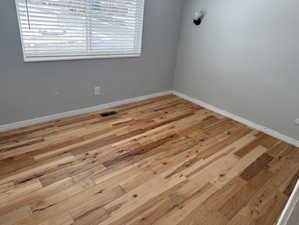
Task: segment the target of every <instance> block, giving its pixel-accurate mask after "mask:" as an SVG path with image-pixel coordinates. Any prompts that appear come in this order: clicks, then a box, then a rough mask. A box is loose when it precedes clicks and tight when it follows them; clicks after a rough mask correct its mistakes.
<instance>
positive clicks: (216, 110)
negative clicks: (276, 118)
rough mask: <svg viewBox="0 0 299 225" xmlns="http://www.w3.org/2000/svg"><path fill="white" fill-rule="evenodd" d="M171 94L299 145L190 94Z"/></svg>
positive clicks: (298, 145) (291, 139)
mask: <svg viewBox="0 0 299 225" xmlns="http://www.w3.org/2000/svg"><path fill="white" fill-rule="evenodd" d="M173 94H174V95H177V96H179V97H181V98H184V99H186V100H188V101H190V102H193V103H194V104H197V105H200V106H202V107H204V108H207V109H209V110H211V111H214V112H216V113H219V114H221V115H223V116H226V117H228V118H231V119H233V120H236V121H238V122H240V123H242V124H245V125H247V126H248V127H251V128H254V129H256V130H259V131H262V132H264V133H265V134H268V135H270V136H272V137H275V138H278V139H280V140H282V141H285V142H287V143H289V144H291V145H294V146H296V147H299V140H296V139H294V138H291V137H288V136H286V135H284V134H281V133H279V132H278V131H275V130H272V129H270V128H267V127H264V126H262V125H259V124H257V123H255V122H252V121H250V120H247V119H245V118H243V117H240V116H238V115H235V114H233V113H230V112H227V111H225V110H222V109H220V108H218V107H216V106H213V105H210V104H208V103H206V102H203V101H201V100H198V99H195V98H193V97H190V96H188V95H185V94H183V93H180V92H178V91H173Z"/></svg>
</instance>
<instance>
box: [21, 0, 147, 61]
mask: <svg viewBox="0 0 299 225" xmlns="http://www.w3.org/2000/svg"><path fill="white" fill-rule="evenodd" d="M16 7H17V11H18V18H19V25H20V33H21V38H22V45H23V53H24V58H25V61H42V60H59V59H73V58H97V57H102V58H109V57H127V56H139V55H140V54H141V42H142V26H143V9H144V0H16Z"/></svg>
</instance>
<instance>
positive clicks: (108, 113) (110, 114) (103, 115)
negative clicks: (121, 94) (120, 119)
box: [100, 111, 117, 117]
mask: <svg viewBox="0 0 299 225" xmlns="http://www.w3.org/2000/svg"><path fill="white" fill-rule="evenodd" d="M115 114H117V112H116V111H111V112H103V113H101V114H100V116H101V117H108V116H113V115H115Z"/></svg>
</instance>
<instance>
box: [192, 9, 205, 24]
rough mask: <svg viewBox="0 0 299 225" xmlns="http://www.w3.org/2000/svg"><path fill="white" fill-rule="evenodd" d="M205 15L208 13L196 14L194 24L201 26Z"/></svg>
mask: <svg viewBox="0 0 299 225" xmlns="http://www.w3.org/2000/svg"><path fill="white" fill-rule="evenodd" d="M205 15H206V13H205V12H204V11H203V10H200V11H199V12H195V13H194V18H193V23H194V24H195V25H196V26H199V25H200V24H201V23H202V21H203V19H204V17H205Z"/></svg>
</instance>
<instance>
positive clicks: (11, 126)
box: [0, 91, 173, 132]
mask: <svg viewBox="0 0 299 225" xmlns="http://www.w3.org/2000/svg"><path fill="white" fill-rule="evenodd" d="M172 93H173V92H172V91H163V92H158V93H154V94H149V95H144V96H139V97H135V98H128V99H124V100H120V101H115V102H110V103H106V104H101V105H97V106H92V107H88V108H82V109H76V110H72V111H68V112H63V113H58V114H53V115H48V116H43V117H38V118H34V119H29V120H24V121H20V122H15V123H10V124H4V125H0V132H4V131H9V130H14V129H17V128H22V127H27V126H31V125H36V124H40V123H44V122H49V121H52V120H57V119H62V118H66V117H70V116H76V115H81V114H85V113H91V112H96V111H99V110H103V109H107V108H112V107H117V106H121V105H126V104H129V103H134V102H138V101H142V100H146V99H150V98H155V97H159V96H163V95H168V94H172Z"/></svg>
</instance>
